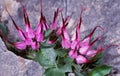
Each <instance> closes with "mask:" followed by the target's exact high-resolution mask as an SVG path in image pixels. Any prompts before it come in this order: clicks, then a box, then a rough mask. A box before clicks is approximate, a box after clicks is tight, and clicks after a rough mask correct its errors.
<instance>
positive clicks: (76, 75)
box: [74, 70, 88, 76]
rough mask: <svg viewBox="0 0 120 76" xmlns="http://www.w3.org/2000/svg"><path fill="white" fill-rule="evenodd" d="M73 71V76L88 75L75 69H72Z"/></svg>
mask: <svg viewBox="0 0 120 76" xmlns="http://www.w3.org/2000/svg"><path fill="white" fill-rule="evenodd" d="M74 72H75V76H88V75H87V74H85V73H83V72H81V71H80V72H78V71H77V70H75V71H74Z"/></svg>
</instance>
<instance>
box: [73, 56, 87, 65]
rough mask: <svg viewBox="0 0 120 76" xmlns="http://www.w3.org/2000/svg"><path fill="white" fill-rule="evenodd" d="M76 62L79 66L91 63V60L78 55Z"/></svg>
mask: <svg viewBox="0 0 120 76" xmlns="http://www.w3.org/2000/svg"><path fill="white" fill-rule="evenodd" d="M75 60H76V62H77V64H84V63H88V62H89V60H88V59H87V58H86V57H84V56H82V55H78V56H77V57H76V59H75Z"/></svg>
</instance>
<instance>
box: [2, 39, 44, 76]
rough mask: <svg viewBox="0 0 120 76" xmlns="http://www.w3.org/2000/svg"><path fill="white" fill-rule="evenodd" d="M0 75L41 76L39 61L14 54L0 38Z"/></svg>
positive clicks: (42, 70) (41, 69)
mask: <svg viewBox="0 0 120 76" xmlns="http://www.w3.org/2000/svg"><path fill="white" fill-rule="evenodd" d="M0 43H1V44H0V76H42V73H43V72H44V69H43V68H42V67H41V66H40V65H39V63H37V62H34V61H32V60H27V59H24V58H22V57H19V56H16V55H15V54H14V53H12V52H11V51H9V50H7V48H6V47H5V44H4V42H3V41H2V40H1V38H0Z"/></svg>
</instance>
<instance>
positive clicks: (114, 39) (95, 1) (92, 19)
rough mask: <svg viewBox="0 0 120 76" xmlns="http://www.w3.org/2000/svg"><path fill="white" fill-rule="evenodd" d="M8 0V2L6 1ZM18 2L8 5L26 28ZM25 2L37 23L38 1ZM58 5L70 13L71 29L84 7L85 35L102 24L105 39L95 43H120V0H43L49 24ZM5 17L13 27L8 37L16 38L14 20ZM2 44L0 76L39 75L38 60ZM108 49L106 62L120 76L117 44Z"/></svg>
mask: <svg viewBox="0 0 120 76" xmlns="http://www.w3.org/2000/svg"><path fill="white" fill-rule="evenodd" d="M5 1H6V2H7V0H5ZM19 1H20V0H17V1H15V0H10V2H11V4H9V5H10V6H11V8H9V9H10V11H9V12H12V14H11V15H12V16H13V18H14V19H15V21H16V23H17V24H19V26H20V27H21V28H23V29H24V26H23V25H24V22H23V15H22V14H23V13H22V10H21V6H20V5H19ZM23 1H24V2H23V4H24V5H25V7H26V9H27V11H28V14H29V17H30V21H31V24H32V26H36V25H37V23H38V21H39V11H40V10H39V9H40V4H39V0H23ZM0 2H2V0H0ZM12 5H15V6H16V7H12ZM0 6H1V7H3V6H4V4H3V3H0ZM58 7H61V8H63V15H64V16H66V15H69V16H71V20H70V24H69V26H68V29H69V32H71V31H73V30H74V27H75V24H76V21H77V20H78V18H79V15H80V10H81V8H82V7H85V8H86V11H85V12H84V13H83V23H82V34H87V33H88V32H89V30H91V29H92V28H94V27H95V26H96V25H101V26H103V27H104V28H105V32H104V33H103V39H102V41H100V42H99V44H96V45H97V46H98V45H101V44H102V45H103V46H104V45H108V44H113V43H114V44H120V30H119V29H120V13H119V12H120V0H43V12H44V15H45V16H46V18H47V22H48V24H50V23H51V21H52V18H53V13H54V11H55V10H56V9H57V8H58ZM2 9H3V8H2ZM3 10H4V9H3ZM2 15H3V16H4V15H5V13H2ZM4 17H6V18H3V20H4V19H7V20H8V24H7V26H8V27H9V29H12V30H10V34H9V38H10V37H12V38H13V37H14V38H17V35H16V30H13V29H14V27H13V24H12V22H11V20H10V19H8V18H9V17H8V16H4ZM72 24H74V25H72ZM72 33H73V32H72ZM99 34H101V32H100V31H99V30H98V31H97V33H95V36H97V35H99ZM83 36H84V35H83ZM12 38H10V39H12ZM1 46H2V50H0V52H1V53H0V60H2V61H1V62H0V76H7V74H8V76H17V75H18V76H19V75H20V76H37V75H38V74H37V73H36V72H37V70H36V69H35V67H37V65H38V64H37V63H36V62H33V61H29V60H25V59H23V58H21V57H18V56H15V55H14V54H13V53H11V52H10V51H8V50H7V49H6V48H5V46H4V45H1ZM1 46H0V47H1ZM3 46H4V47H3ZM0 49H1V48H0ZM107 50H108V51H107ZM107 50H106V51H105V56H104V57H105V59H104V63H105V64H109V65H111V66H113V67H114V69H113V71H112V73H111V76H119V75H120V50H119V49H118V48H114V47H111V48H109V49H107ZM4 54H5V55H4ZM8 58H11V59H9V60H8ZM4 59H7V60H4ZM16 61H17V62H16ZM18 63H19V64H18ZM24 63H26V64H24ZM28 64H29V65H28ZM8 65H10V66H8ZM14 65H15V66H14ZM18 65H19V66H20V68H19V67H18ZM21 66H22V67H21ZM26 66H29V67H26ZM33 66H35V67H33ZM3 67H5V68H3ZM1 68H2V69H1ZM20 69H21V72H20ZM26 69H30V70H29V71H28V70H26ZM24 70H25V71H24ZM32 70H36V72H35V73H33V71H32ZM38 70H41V69H40V68H38ZM9 73H10V74H9ZM20 73H21V74H20ZM113 73H114V74H113ZM1 74H3V75H1ZM4 74H5V75H4ZM13 74H14V75H13ZM36 74H37V75H36ZM40 74H41V73H40ZM39 76H40V75H39Z"/></svg>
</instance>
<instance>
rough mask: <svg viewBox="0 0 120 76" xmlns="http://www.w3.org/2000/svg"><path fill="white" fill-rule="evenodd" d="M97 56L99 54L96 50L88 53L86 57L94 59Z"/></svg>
mask: <svg viewBox="0 0 120 76" xmlns="http://www.w3.org/2000/svg"><path fill="white" fill-rule="evenodd" d="M96 54H97V51H96V50H89V51H88V52H87V53H86V56H88V57H94V56H95V55H96Z"/></svg>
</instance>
